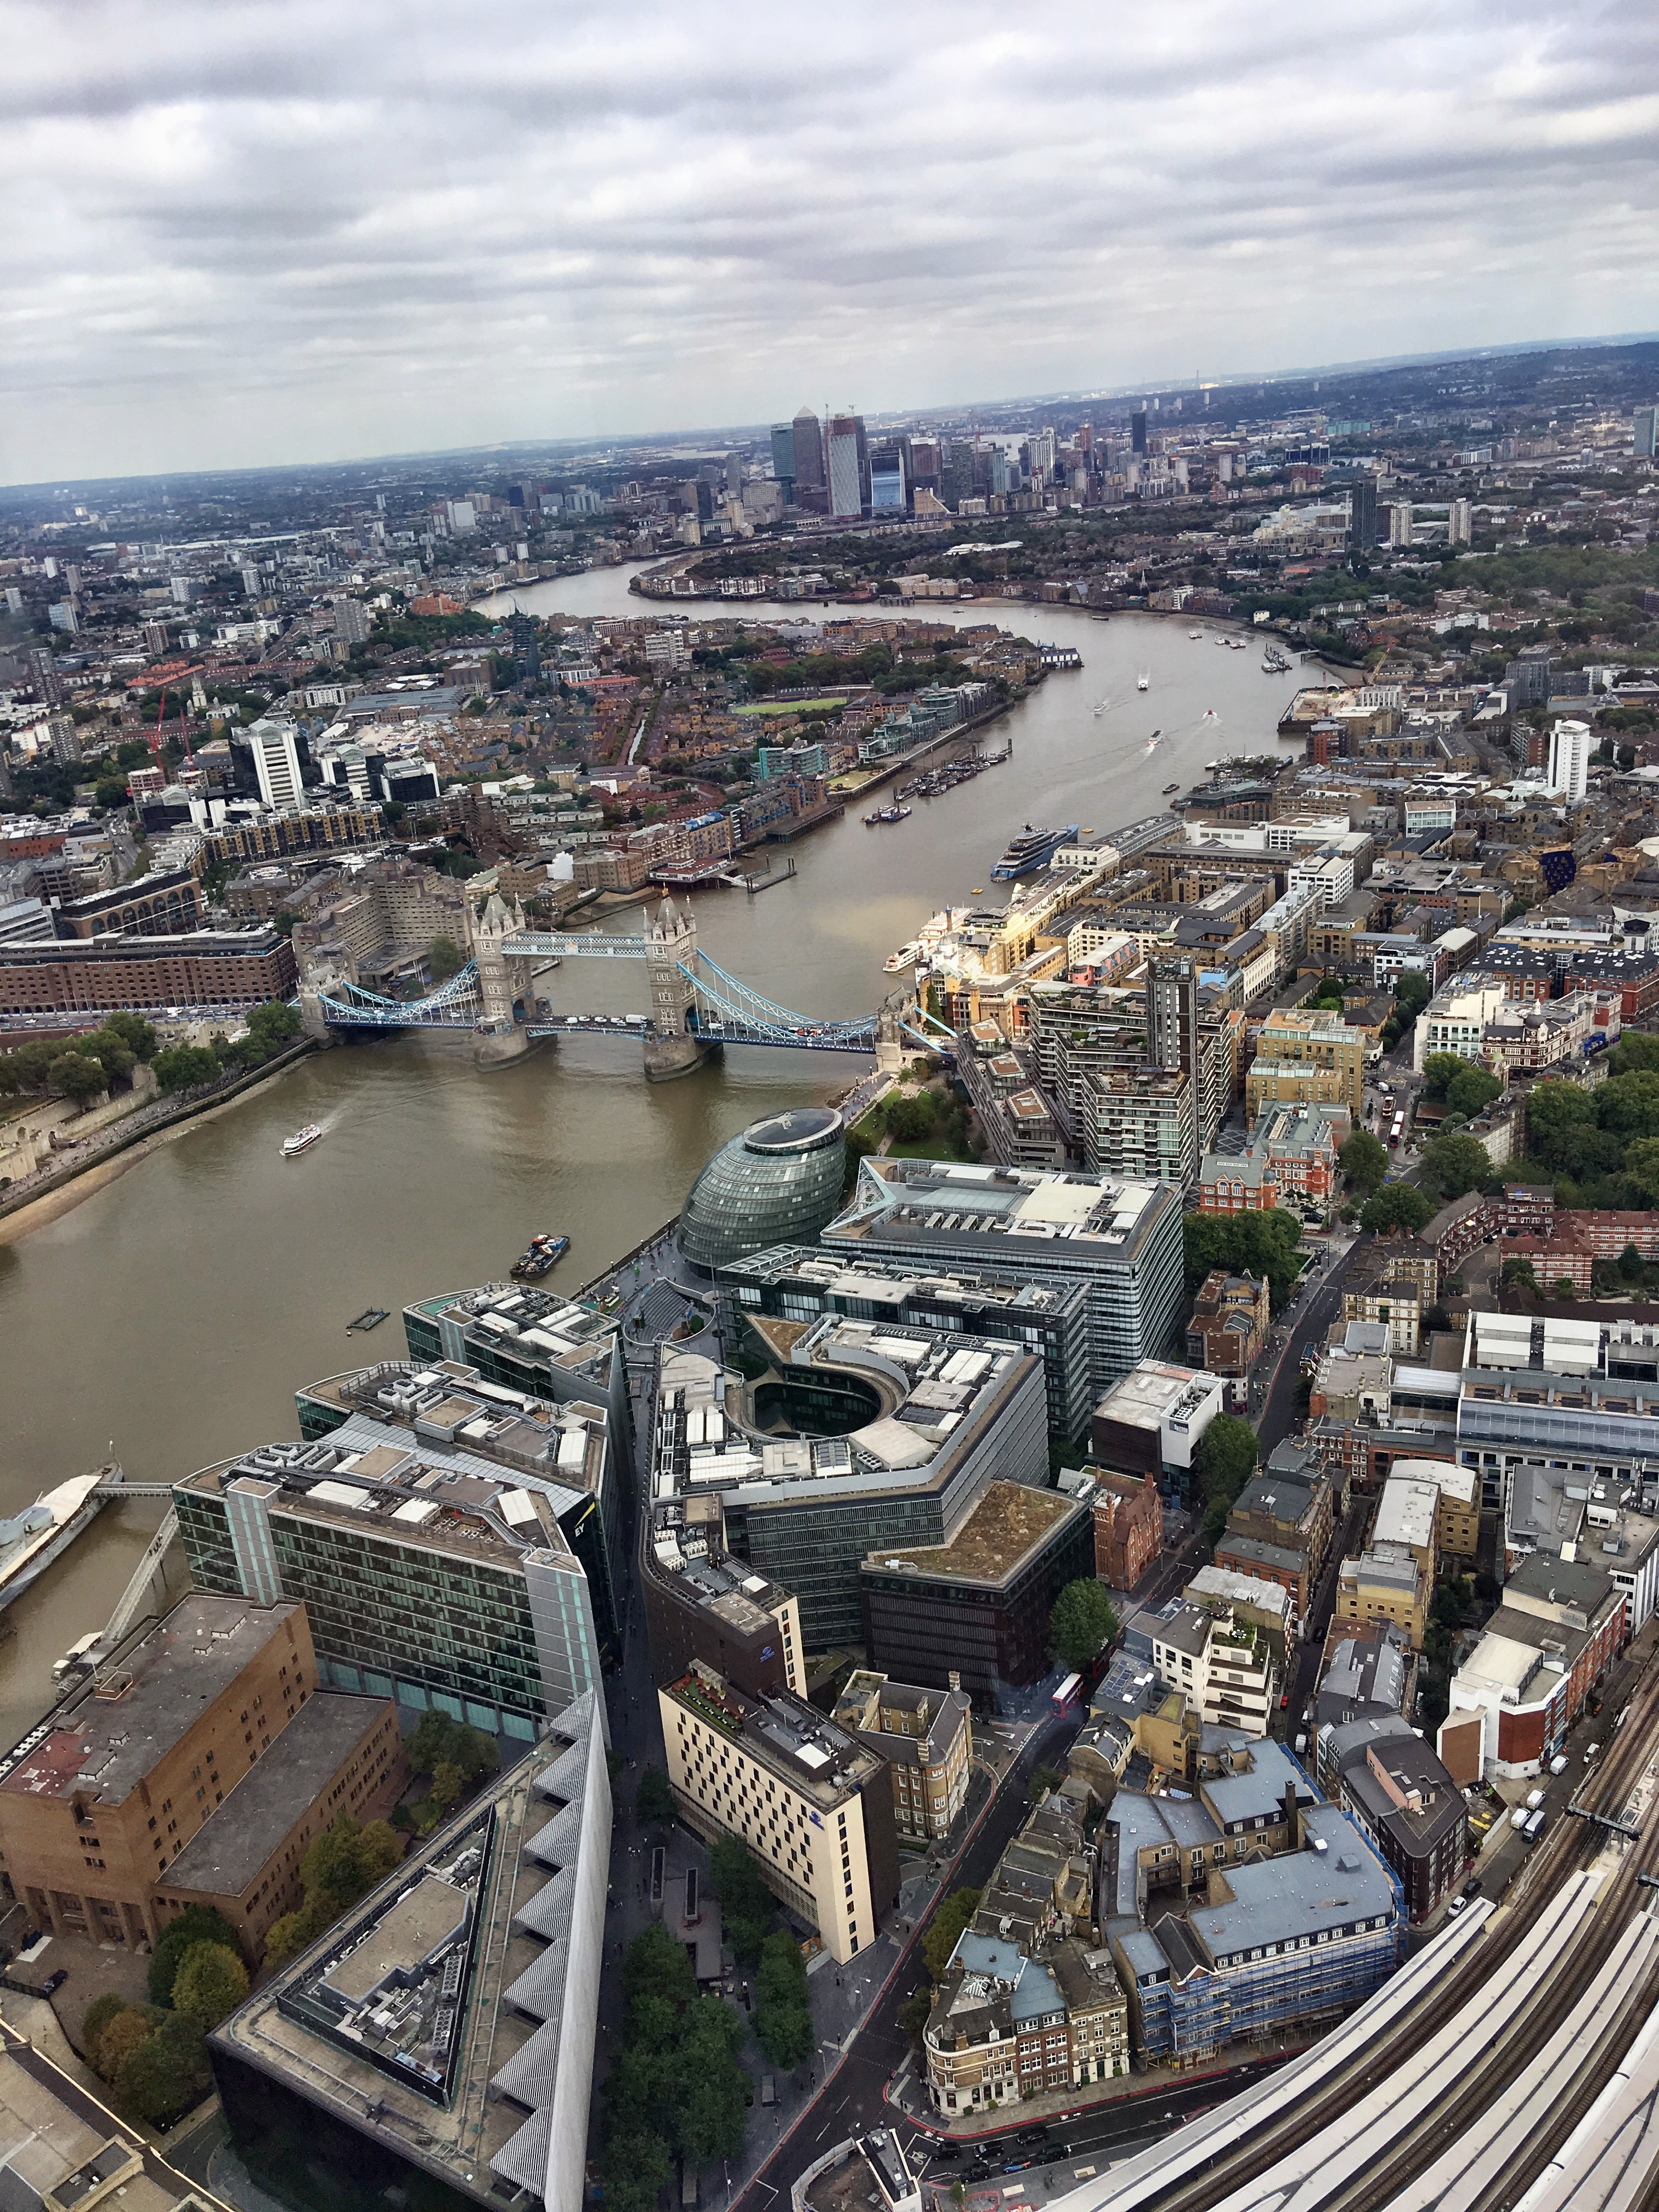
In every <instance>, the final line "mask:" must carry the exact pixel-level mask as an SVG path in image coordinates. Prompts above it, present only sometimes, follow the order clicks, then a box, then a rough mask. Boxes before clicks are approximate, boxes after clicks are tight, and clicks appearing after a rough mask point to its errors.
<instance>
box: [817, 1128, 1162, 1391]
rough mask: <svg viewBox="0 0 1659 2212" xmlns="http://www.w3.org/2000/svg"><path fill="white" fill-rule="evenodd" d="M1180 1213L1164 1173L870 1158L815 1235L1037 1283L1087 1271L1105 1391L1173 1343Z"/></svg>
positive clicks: (879, 1254)
mask: <svg viewBox="0 0 1659 2212" xmlns="http://www.w3.org/2000/svg"><path fill="white" fill-rule="evenodd" d="M1181 1215H1182V1206H1181V1193H1180V1191H1179V1190H1178V1189H1177V1188H1176V1187H1174V1186H1173V1185H1171V1184H1168V1183H1151V1182H1133V1181H1128V1180H1122V1181H1120V1180H1118V1179H1116V1178H1114V1177H1111V1176H1101V1175H1080V1174H1068V1173H1064V1172H1060V1171H1056V1170H1044V1169H1036V1168H1006V1167H995V1168H994V1167H981V1166H973V1165H969V1164H962V1163H957V1162H948V1161H938V1160H901V1159H893V1158H874V1157H872V1158H868V1159H866V1160H863V1161H861V1162H860V1166H859V1179H858V1182H857V1183H856V1184H855V1185H854V1190H853V1195H852V1199H851V1200H850V1202H849V1204H848V1207H847V1209H846V1211H845V1212H842V1213H841V1214H840V1215H838V1216H837V1218H836V1219H835V1220H833V1221H831V1222H830V1223H829V1225H828V1226H827V1227H826V1228H825V1229H824V1230H823V1231H822V1233H821V1236H820V1239H819V1241H820V1243H822V1245H823V1248H824V1249H826V1250H827V1251H830V1252H833V1253H835V1254H836V1255H838V1256H845V1257H847V1258H848V1259H857V1260H859V1261H866V1260H874V1259H882V1260H886V1259H896V1260H902V1261H909V1262H913V1263H914V1262H919V1261H925V1262H927V1264H929V1265H932V1266H934V1267H948V1268H949V1269H950V1271H951V1273H961V1272H967V1273H977V1272H980V1271H984V1272H986V1273H989V1272H991V1271H993V1270H994V1272H995V1273H997V1274H998V1275H999V1276H1002V1277H1009V1278H1013V1279H1017V1280H1020V1281H1025V1282H1033V1283H1044V1282H1049V1281H1052V1280H1053V1279H1054V1278H1056V1277H1061V1276H1063V1277H1070V1278H1080V1279H1082V1280H1084V1281H1085V1282H1086V1283H1087V1285H1088V1286H1089V1289H1088V1297H1089V1361H1090V1380H1091V1388H1092V1389H1093V1390H1094V1391H1095V1392H1096V1393H1098V1392H1100V1391H1103V1390H1105V1389H1109V1387H1110V1385H1111V1384H1112V1383H1114V1382H1115V1381H1116V1380H1117V1378H1118V1377H1119V1376H1122V1375H1126V1374H1127V1373H1128V1371H1129V1370H1130V1369H1131V1368H1133V1367H1134V1366H1135V1365H1136V1364H1138V1362H1139V1361H1140V1360H1142V1359H1146V1358H1152V1357H1154V1356H1155V1355H1156V1354H1158V1352H1162V1351H1163V1349H1164V1345H1165V1343H1166V1342H1167V1341H1168V1339H1169V1335H1170V1329H1171V1328H1173V1326H1174V1324H1175V1320H1176V1313H1177V1310H1178V1309H1179V1307H1180V1304H1181V1298H1182V1234H1181Z"/></svg>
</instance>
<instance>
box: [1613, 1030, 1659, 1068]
mask: <svg viewBox="0 0 1659 2212" xmlns="http://www.w3.org/2000/svg"><path fill="white" fill-rule="evenodd" d="M1608 1058H1609V1060H1610V1062H1611V1065H1610V1066H1609V1068H1608V1073H1609V1074H1611V1075H1633V1074H1635V1073H1637V1071H1638V1069H1640V1068H1659V1036H1649V1035H1648V1034H1647V1033H1646V1032H1645V1031H1644V1030H1625V1032H1624V1033H1623V1035H1622V1036H1620V1040H1619V1042H1618V1043H1617V1044H1616V1045H1614V1047H1613V1050H1612V1052H1611V1054H1609V1055H1608Z"/></svg>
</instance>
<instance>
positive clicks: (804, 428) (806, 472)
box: [789, 407, 824, 514]
mask: <svg viewBox="0 0 1659 2212" xmlns="http://www.w3.org/2000/svg"><path fill="white" fill-rule="evenodd" d="M789 427H790V431H791V435H792V437H793V444H794V448H795V498H796V501H797V502H798V504H799V505H800V506H802V507H811V508H812V509H813V511H814V512H815V513H818V514H822V513H823V511H824V474H823V430H822V428H821V427H820V425H819V422H818V418H817V416H816V415H815V414H814V413H813V412H812V410H811V408H810V407H803V408H802V409H801V410H800V412H799V415H797V416H796V417H795V419H794V421H793V422H792V423H791V424H790V426H789Z"/></svg>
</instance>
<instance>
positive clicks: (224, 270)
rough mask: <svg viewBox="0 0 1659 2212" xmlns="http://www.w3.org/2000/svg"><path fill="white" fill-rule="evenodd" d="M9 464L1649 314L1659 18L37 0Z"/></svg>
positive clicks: (16, 275)
mask: <svg viewBox="0 0 1659 2212" xmlns="http://www.w3.org/2000/svg"><path fill="white" fill-rule="evenodd" d="M0 54H3V55H4V57H5V61H4V65H3V67H0V205H3V207H4V209H5V210H6V213H7V216H8V218H9V219H8V220H7V221H6V222H5V223H4V225H3V228H0V317H3V322H0V481H6V482H14V483H15V482H20V481H38V480H40V479H43V478H64V477H76V476H83V475H93V474H100V473H105V472H115V471H147V470H157V469H183V468H193V467H217V466H223V465H235V464H239V463H264V462H281V461H288V460H295V461H299V460H321V459H342V458H347V457H350V456H356V455H364V454H373V453H392V452H408V451H411V450H419V449H422V448H429V447H441V446H445V447H447V446H464V445H481V444H486V443H489V442H492V441H497V440H512V439H520V438H536V437H547V436H574V437H586V436H590V435H596V434H597V435H606V434H611V433H626V432H629V431H641V432H643V431H651V430H654V429H659V428H669V427H684V426H691V425H704V424H706V425H717V424H720V423H725V422H755V421H763V420H767V419H769V418H771V417H774V416H785V415H789V414H793V411H794V410H795V409H796V408H797V407H798V406H799V404H801V403H802V402H803V401H804V400H806V399H809V398H810V399H811V400H814V401H816V402H823V401H825V400H828V401H829V402H832V403H834V404H837V405H841V404H847V403H848V402H851V403H852V404H855V405H857V406H859V407H860V408H863V409H865V410H869V411H876V410H882V409H887V408H926V407H927V405H929V404H945V403H948V402H952V401H960V400H963V399H971V398H977V397H984V396H996V395H1000V394H1009V393H1018V392H1040V391H1054V390H1065V389H1069V388H1079V387H1080V388H1089V389H1093V388H1095V387H1096V386H1102V385H1122V384H1126V383H1139V382H1140V381H1141V380H1146V381H1147V382H1149V383H1151V382H1156V381H1158V380H1164V379H1172V378H1175V377H1177V376H1191V375H1192V374H1193V373H1194V371H1195V370H1201V371H1202V372H1203V373H1204V374H1225V373H1227V372H1231V371H1234V370H1241V369H1271V368H1275V367H1285V366H1294V365H1297V364H1301V363H1307V362H1327V361H1337V360H1345V359H1354V358H1357V357H1366V356H1375V355H1382V354H1395V353H1405V352H1411V351H1416V350H1423V349H1440V348H1456V347H1463V346H1469V347H1474V346H1477V345H1480V344H1485V343H1507V342H1510V341H1513V340H1516V339H1528V338H1542V337H1557V336H1561V337H1567V336H1588V335H1593V334H1596V333H1601V332H1606V331H1638V330H1649V329H1653V328H1655V327H1659V243H1656V241H1659V228H1656V213H1659V210H1656V205H1655V203H1656V198H1659V185H1656V179H1659V159H1656V156H1659V9H1655V8H1654V7H1653V6H1652V5H1651V4H1650V0H1618V4H1613V5H1608V6H1595V5H1589V4H1584V0H1580V4H1578V5H1577V6H1576V7H1572V6H1558V7H1554V8H1550V7H1546V6H1543V5H1540V4H1536V0H1508V4H1506V5H1502V6H1500V5H1498V4H1495V0H1466V3H1465V4H1460V0H1451V4H1447V3H1446V0H1437V3H1436V4H1424V3H1423V0H1334V4H1331V0H1313V3H1312V4H1310V0H1279V4H1277V5H1275V6H1273V7H1272V8H1268V7H1267V6H1265V5H1262V4H1260V0H1258V4H1256V5H1255V6H1251V7H1245V8H1240V7H1239V6H1238V5H1237V0H1229V4H1226V5H1221V4H1212V0H1163V4H1160V5H1146V4H1140V5H1133V6H1131V5H1126V4H1124V0H1106V4H1104V5H1102V4H1099V0H1096V4H1092V5H1085V4H1084V0H1071V4H1063V5H1062V4H1054V0H1036V4H1035V5H1027V6H1025V7H1023V8H1011V7H1008V6H1006V5H997V6H991V5H987V4H983V3H982V0H951V4H950V5H948V6H946V5H943V4H939V0H908V5H903V6H900V7H897V8H894V7H878V6H876V5H873V4H871V0H841V4H840V5H838V6H836V7H834V8H830V9H823V8H813V9H810V10H809V9H805V8H804V7H801V6H800V5H799V4H798V0H770V4H767V5H760V4H757V0H724V4H722V5H720V6H719V7H711V6H708V5H704V6H702V7H701V8H699V7H695V6H694V7H692V8H689V9H688V8H686V7H684V6H668V5H665V4H664V0H606V4H605V5H604V6H602V7H601V6H597V5H594V6H584V5H579V4H571V0H555V4H553V5H550V6H542V7H539V8H538V7H533V6H530V5H526V4H524V0H519V4H516V5H507V4H503V0H465V4H464V5H459V6H458V5H456V4H455V0H396V4H392V0H119V4H114V5H110V4H100V0H34V4H30V3H29V0H0Z"/></svg>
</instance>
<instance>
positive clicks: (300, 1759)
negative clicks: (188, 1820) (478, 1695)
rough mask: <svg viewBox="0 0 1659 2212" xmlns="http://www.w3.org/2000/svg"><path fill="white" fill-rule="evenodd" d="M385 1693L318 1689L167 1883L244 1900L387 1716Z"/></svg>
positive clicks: (184, 1854)
mask: <svg viewBox="0 0 1659 2212" xmlns="http://www.w3.org/2000/svg"><path fill="white" fill-rule="evenodd" d="M386 1703H387V1701H386V1699H384V1698H356V1697H353V1696H351V1695H350V1693H349V1692H347V1691H344V1690H316V1691H313V1692H312V1694H311V1696H310V1697H308V1698H307V1699H306V1701H305V1703H304V1705H301V1708H300V1710H299V1711H298V1712H297V1713H295V1716H294V1717H293V1719H292V1720H291V1721H290V1722H289V1724H288V1726H287V1727H286V1728H285V1729H283V1731H282V1733H281V1735H277V1736H275V1737H273V1739H272V1741H271V1744H270V1749H269V1750H268V1751H265V1752H264V1753H261V1755H260V1757H259V1758H258V1759H257V1760H256V1761H255V1762H254V1764H253V1765H252V1766H251V1767H250V1768H249V1769H248V1771H247V1772H246V1774H245V1775H244V1776H243V1777H242V1778H241V1780H240V1782H239V1783H238V1784H236V1786H235V1788H234V1790H232V1791H231V1793H230V1795H229V1796H228V1797H227V1798H226V1800H225V1802H224V1803H223V1804H222V1805H220V1806H218V1807H216V1809H215V1811H214V1813H213V1814H212V1816H211V1817H210V1820H208V1822H207V1824H206V1825H205V1826H204V1827H201V1828H198V1829H197V1832H196V1833H195V1835H193V1836H192V1837H191V1839H190V1841H189V1842H188V1843H187V1844H185V1848H184V1849H183V1850H181V1851H180V1852H179V1855H178V1857H176V1858H175V1859H173V1863H171V1865H170V1866H169V1867H168V1868H167V1875H166V1876H165V1878H164V1881H163V1882H162V1885H161V1886H162V1887H164V1888H167V1889H170V1890H171V1889H193V1890H200V1891H202V1892H203V1893H204V1894H206V1895H208V1896H212V1897H236V1896H240V1894H241V1893H242V1892H243V1891H244V1890H245V1889H246V1887H247V1886H248V1884H249V1883H250V1882H251V1881H252V1880H253V1878H254V1876H255V1875H257V1874H258V1871H259V1869H260V1868H261V1867H263V1866H264V1863H265V1862H266V1861H267V1860H268V1859H269V1858H270V1854H271V1852H272V1851H273V1850H275V1849H276V1845H277V1844H280V1843H281V1842H282V1840H283V1837H284V1836H285V1835H287V1834H288V1832H289V1830H290V1829H291V1828H292V1827H293V1826H294V1825H295V1821H297V1820H299V1819H300V1817H301V1814H303V1813H304V1812H305V1810H306V1808H307V1806H309V1805H311V1804H312V1803H313V1802H315V1800H316V1799H317V1797H318V1796H319V1795H320V1794H321V1791H322V1790H323V1787H324V1784H325V1783H327V1782H328V1781H329V1780H330V1778H331V1777H332V1776H333V1775H334V1774H336V1773H337V1771H339V1769H340V1767H341V1766H342V1765H343V1763H344V1762H345V1760H346V1759H348V1758H349V1756H350V1754H351V1753H352V1752H353V1751H354V1750H356V1747H357V1746H358V1744H360V1743H361V1742H362V1740H363V1738H364V1737H365V1736H366V1735H368V1732H369V1730H370V1729H372V1728H373V1727H374V1724H375V1723H376V1722H377V1721H378V1720H380V1718H381V1717H382V1716H383V1715H384V1714H385V1712H386Z"/></svg>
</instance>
